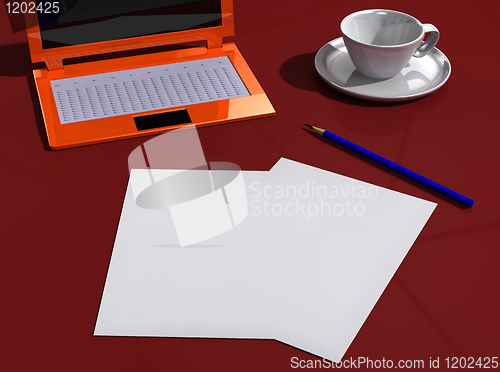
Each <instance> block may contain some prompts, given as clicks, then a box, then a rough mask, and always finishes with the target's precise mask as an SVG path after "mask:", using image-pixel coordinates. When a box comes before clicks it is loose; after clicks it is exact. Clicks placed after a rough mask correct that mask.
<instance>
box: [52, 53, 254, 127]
mask: <svg viewBox="0 0 500 372" xmlns="http://www.w3.org/2000/svg"><path fill="white" fill-rule="evenodd" d="M51 85H52V91H53V93H54V98H55V101H56V106H57V112H58V114H59V119H60V122H61V124H70V123H76V122H80V121H87V120H93V119H101V118H108V117H112V116H119V115H126V114H131V113H141V112H147V111H152V110H158V109H165V108H175V107H183V106H187V105H193V104H197V103H203V102H212V101H220V100H224V99H228V98H236V97H244V96H249V95H250V93H249V92H248V90H247V88H246V87H245V84H243V81H242V80H241V78H240V76H239V75H238V73H237V72H236V69H235V68H234V66H233V64H232V63H231V61H230V60H229V58H228V57H226V56H225V57H216V58H207V59H201V60H196V61H188V62H179V63H170V64H165V65H160V66H151V67H143V68H136V69H130V70H121V71H116V72H107V73H103V74H95V75H86V76H80V77H75V78H67V79H59V80H53V81H51Z"/></svg>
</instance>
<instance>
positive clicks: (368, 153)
mask: <svg viewBox="0 0 500 372" xmlns="http://www.w3.org/2000/svg"><path fill="white" fill-rule="evenodd" d="M306 126H307V127H309V128H311V129H312V130H314V131H315V132H316V133H318V134H320V135H321V136H322V137H324V138H326V139H329V140H330V141H333V142H335V143H336V144H339V145H341V146H343V147H345V148H347V149H349V150H351V151H354V152H355V153H357V154H359V155H362V156H364V157H365V158H368V159H370V160H373V161H374V162H376V163H378V164H381V165H383V166H384V167H387V168H389V169H391V170H393V171H395V172H397V173H399V174H402V175H403V176H405V177H408V178H409V179H411V180H413V181H415V182H418V183H419V184H421V185H424V186H427V187H428V188H430V189H432V190H434V191H436V192H438V193H440V194H441V195H444V196H447V197H448V198H450V199H453V200H455V201H456V202H458V203H460V204H463V205H465V206H466V207H468V208H470V207H472V205H473V204H474V200H472V199H469V198H467V197H465V196H463V195H460V194H459V193H457V192H455V191H453V190H450V189H449V188H447V187H444V186H442V185H440V184H438V183H436V182H434V181H431V180H430V179H428V178H425V177H422V176H421V175H419V174H417V173H415V172H412V171H411V170H409V169H406V168H404V167H402V166H401V165H398V164H396V163H394V162H392V161H390V160H387V159H385V158H383V157H381V156H379V155H377V154H375V153H373V152H371V151H368V150H366V149H364V148H362V147H360V146H358V145H355V144H354V143H352V142H349V141H347V140H345V139H343V138H342V137H339V136H337V135H335V134H333V133H330V132H328V131H327V130H324V129H321V128H317V127H313V126H312V125H308V124H306Z"/></svg>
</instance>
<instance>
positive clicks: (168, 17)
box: [37, 0, 222, 49]
mask: <svg viewBox="0 0 500 372" xmlns="http://www.w3.org/2000/svg"><path fill="white" fill-rule="evenodd" d="M37 3H42V1H37ZM57 4H58V6H57V7H54V10H58V11H57V12H56V11H54V12H51V13H41V12H38V13H37V14H38V24H39V27H40V35H41V38H42V47H43V49H50V48H59V47H64V46H69V45H81V44H89V43H96V42H102V41H110V40H117V39H126V38H131V37H137V36H146V35H154V34H162V33H169V32H176V31H183V30H192V29H199V28H207V27H216V26H221V25H222V11H221V1H220V0H62V1H59V2H58V3H57ZM57 8H58V9H57Z"/></svg>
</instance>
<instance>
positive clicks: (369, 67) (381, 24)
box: [340, 9, 439, 79]
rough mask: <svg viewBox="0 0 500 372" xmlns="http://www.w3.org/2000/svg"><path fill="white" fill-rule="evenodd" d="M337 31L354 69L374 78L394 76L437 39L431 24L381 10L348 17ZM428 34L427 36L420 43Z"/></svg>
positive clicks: (428, 48)
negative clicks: (340, 33)
mask: <svg viewBox="0 0 500 372" xmlns="http://www.w3.org/2000/svg"><path fill="white" fill-rule="evenodd" d="M340 31H341V32H342V38H343V39H344V44H345V46H346V48H347V52H348V53H349V57H351V60H352V62H353V63H354V66H356V69H357V70H358V71H359V72H361V73H362V74H363V75H365V76H368V77H370V78H374V79H388V78H391V77H393V76H395V75H397V74H398V73H399V72H400V71H401V70H402V69H403V68H404V67H405V66H406V65H407V63H408V62H409V61H410V59H411V57H412V56H413V57H417V58H420V57H423V56H425V55H426V54H427V53H428V52H429V51H430V50H432V48H434V46H436V44H437V42H438V39H439V31H438V29H437V28H436V27H434V26H433V25H431V24H422V23H420V22H419V21H418V20H417V19H416V18H414V17H412V16H410V15H408V14H405V13H401V12H397V11H394V10H384V9H371V10H362V11H360V12H356V13H353V14H350V15H348V16H347V17H345V18H344V20H343V21H342V22H341V24H340ZM428 32H429V33H430V35H429V37H428V38H427V40H426V41H423V39H424V35H425V34H426V33H428Z"/></svg>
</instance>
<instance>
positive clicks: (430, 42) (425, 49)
mask: <svg viewBox="0 0 500 372" xmlns="http://www.w3.org/2000/svg"><path fill="white" fill-rule="evenodd" d="M422 27H423V29H424V33H428V32H430V35H429V37H428V38H427V40H425V41H422V43H421V44H420V46H419V47H418V48H417V50H415V53H413V56H414V57H417V58H421V57H423V56H425V55H426V54H427V53H429V52H430V51H431V50H432V48H434V47H435V46H436V44H437V42H438V40H439V31H438V29H437V28H436V27H434V26H433V25H431V24H430V23H426V24H423V25H422Z"/></svg>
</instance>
